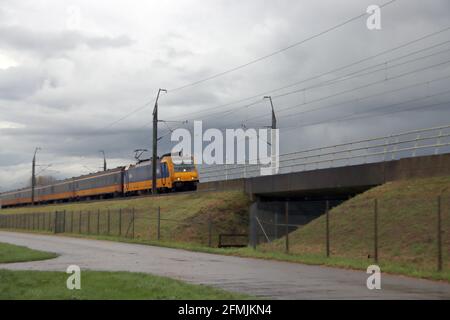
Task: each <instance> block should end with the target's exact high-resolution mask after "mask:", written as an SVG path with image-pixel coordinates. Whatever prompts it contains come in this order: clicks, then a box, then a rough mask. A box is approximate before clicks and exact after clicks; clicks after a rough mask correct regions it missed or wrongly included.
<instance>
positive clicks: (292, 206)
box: [199, 125, 450, 237]
mask: <svg viewBox="0 0 450 320" xmlns="http://www.w3.org/2000/svg"><path fill="white" fill-rule="evenodd" d="M449 137H450V125H448V126H441V127H435V128H428V129H421V130H414V131H408V132H401V133H398V134H393V135H389V136H383V137H376V138H372V139H365V140H360V141H352V142H349V143H343V144H339V145H333V146H327V147H322V148H315V149H309V150H304V151H299V152H294V153H288V154H282V155H280V161H279V163H280V169H279V173H278V174H276V175H270V176H260V175H259V173H260V167H259V166H258V165H221V166H213V167H209V168H200V176H201V183H200V184H199V190H242V191H244V192H246V193H247V194H248V195H249V196H250V198H251V199H252V204H251V207H250V214H251V216H252V217H254V216H257V217H258V216H259V217H262V218H261V219H266V220H270V221H272V222H274V223H275V224H276V225H278V223H280V222H277V220H278V221H285V220H284V216H285V214H286V208H287V211H288V214H289V221H290V222H289V223H292V226H293V227H297V226H298V225H302V224H305V223H308V222H309V221H311V220H312V219H314V218H316V217H318V216H319V215H321V214H323V213H324V212H325V210H326V207H327V205H328V206H330V207H333V206H335V205H337V204H339V203H341V202H343V201H345V200H347V199H349V198H350V197H353V196H354V195H356V194H359V193H362V192H364V191H366V190H368V189H370V188H373V187H375V186H379V185H382V184H384V183H386V182H389V181H395V180H402V179H411V178H419V177H433V176H440V175H450V138H449ZM251 221H252V224H259V225H260V226H261V229H264V228H263V226H262V225H261V223H260V221H254V219H253V218H252V219H251ZM281 223H282V222H281ZM277 229H278V227H277V228H275V232H274V234H272V235H271V236H273V237H277V236H279V235H277V233H278V232H277ZM265 236H267V235H265Z"/></svg>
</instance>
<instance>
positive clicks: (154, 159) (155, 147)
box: [152, 89, 167, 194]
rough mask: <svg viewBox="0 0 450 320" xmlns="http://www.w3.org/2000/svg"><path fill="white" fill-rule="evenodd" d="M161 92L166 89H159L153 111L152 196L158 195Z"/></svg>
mask: <svg viewBox="0 0 450 320" xmlns="http://www.w3.org/2000/svg"><path fill="white" fill-rule="evenodd" d="M161 92H167V90H166V89H159V90H158V95H157V96H156V101H155V107H154V109H153V153H152V194H156V192H157V191H156V172H157V171H156V165H157V158H158V100H159V95H160V94H161Z"/></svg>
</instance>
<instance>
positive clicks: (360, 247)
mask: <svg viewBox="0 0 450 320" xmlns="http://www.w3.org/2000/svg"><path fill="white" fill-rule="evenodd" d="M438 195H442V212H441V215H442V229H443V233H442V248H443V250H442V251H443V261H444V270H443V271H442V272H436V265H437V241H436V239H437V235H436V224H437V219H436V217H437V201H436V197H437V196H438ZM375 198H377V199H378V209H379V210H378V219H379V227H378V238H379V263H378V264H379V265H380V266H381V268H382V271H384V272H388V273H394V274H404V275H408V276H414V277H421V278H429V279H438V280H445V281H450V176H444V177H435V178H423V179H414V180H405V181H395V182H389V183H386V184H384V185H382V186H379V187H376V188H373V189H371V190H369V191H367V192H365V193H363V194H360V195H358V196H356V197H354V198H352V199H350V200H348V201H346V202H344V203H343V204H341V205H340V206H338V207H336V208H333V209H332V210H331V211H330V243H331V257H330V258H326V257H325V217H324V216H321V217H319V218H317V219H315V220H314V221H312V222H311V223H309V224H308V225H306V226H304V227H301V228H300V229H298V230H297V231H295V232H292V233H291V234H290V236H289V240H290V254H285V253H284V241H285V239H284V238H281V239H279V240H277V241H274V242H273V243H271V244H263V245H260V246H258V249H257V250H256V251H255V250H252V249H249V248H243V249H218V248H208V247H206V246H205V244H206V243H207V241H206V237H207V224H205V223H203V224H202V223H200V224H197V222H198V221H203V222H204V221H207V216H208V215H209V214H210V213H211V215H212V218H213V224H214V228H215V229H214V234H215V235H216V236H214V238H213V240H214V241H213V245H216V243H217V234H218V233H220V232H236V233H247V231H248V229H247V226H248V212H247V208H248V199H247V198H246V197H245V196H244V195H243V194H242V193H239V192H209V193H202V194H188V195H176V196H169V197H159V198H156V199H155V198H144V199H133V200H125V201H111V202H109V201H108V202H98V203H95V206H97V207H99V206H106V207H109V206H112V205H120V207H123V205H125V204H127V205H129V206H136V207H137V208H140V209H145V210H148V212H154V210H155V208H156V207H157V206H158V205H160V206H161V208H162V209H161V216H162V217H169V218H174V219H183V221H184V222H185V223H186V224H187V225H188V226H187V227H186V226H185V225H180V224H171V223H170V222H165V221H163V222H162V226H161V231H162V241H155V239H156V234H155V232H156V225H155V223H154V221H153V222H149V223H144V224H142V225H141V226H140V227H138V228H143V229H140V230H138V231H137V236H136V238H135V239H124V238H123V237H117V236H115V234H114V233H113V234H112V236H106V235H105V234H104V233H103V234H101V235H100V236H92V237H94V238H100V239H106V240H113V241H126V242H134V243H142V244H150V245H159V246H166V247H173V248H179V249H185V250H192V251H201V252H207V253H218V254H227V255H236V256H243V257H254V258H261V259H276V260H284V261H291V262H299V263H306V264H318V265H327V266H334V267H343V268H351V269H366V268H367V266H368V265H370V264H373V263H374V261H373V259H372V257H373V216H374V215H373V206H374V199H375ZM75 205H76V206H80V205H81V206H82V205H83V204H75ZM84 205H86V208H87V207H90V208H92V207H91V206H92V205H93V204H92V203H89V204H84ZM68 206H71V205H68ZM62 207H63V206H61V208H62ZM94 208H95V207H94ZM37 209H38V210H39V209H44V210H45V209H46V208H45V207H43V208H37ZM20 210H23V209H15V210H6V211H5V212H9V213H11V212H19V211H20ZM28 210H33V209H31V208H30V209H28ZM152 210H153V211H152ZM189 224H190V225H191V226H189ZM369 256H370V258H369Z"/></svg>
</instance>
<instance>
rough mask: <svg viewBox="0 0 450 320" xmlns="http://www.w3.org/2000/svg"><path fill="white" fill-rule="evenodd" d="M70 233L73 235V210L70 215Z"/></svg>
mask: <svg viewBox="0 0 450 320" xmlns="http://www.w3.org/2000/svg"><path fill="white" fill-rule="evenodd" d="M70 233H73V210H72V213H71V214H70Z"/></svg>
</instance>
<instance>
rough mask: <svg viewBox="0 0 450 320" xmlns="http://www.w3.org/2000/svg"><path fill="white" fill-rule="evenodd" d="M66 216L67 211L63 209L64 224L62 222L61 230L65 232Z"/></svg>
mask: <svg viewBox="0 0 450 320" xmlns="http://www.w3.org/2000/svg"><path fill="white" fill-rule="evenodd" d="M66 216H67V212H66V210H64V224H63V232H64V233H66Z"/></svg>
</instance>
